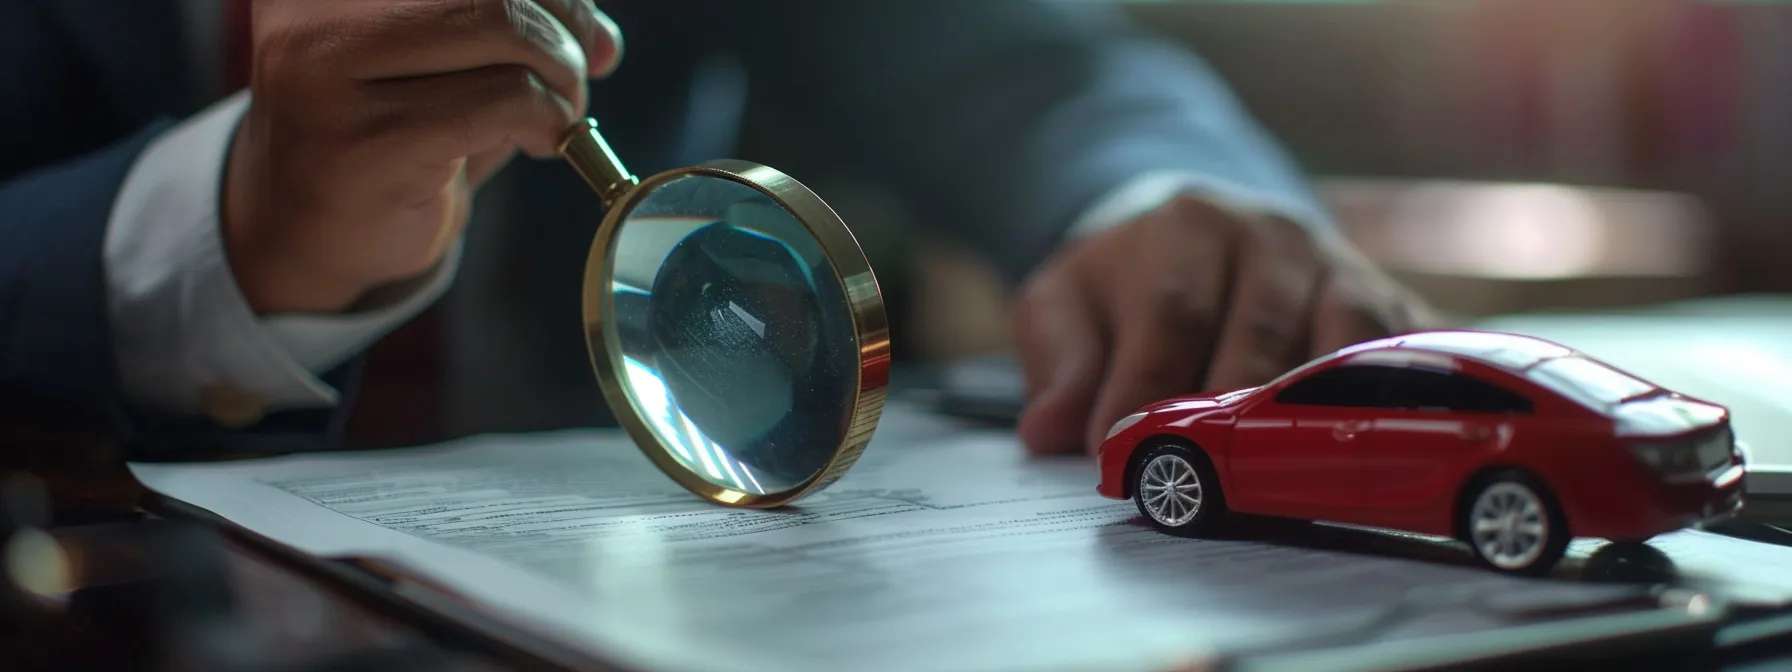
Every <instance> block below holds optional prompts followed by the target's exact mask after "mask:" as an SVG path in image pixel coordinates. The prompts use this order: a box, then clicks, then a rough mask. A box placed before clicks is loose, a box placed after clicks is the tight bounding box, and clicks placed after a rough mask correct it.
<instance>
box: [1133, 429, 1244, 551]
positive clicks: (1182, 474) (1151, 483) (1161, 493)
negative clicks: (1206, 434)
mask: <svg viewBox="0 0 1792 672" xmlns="http://www.w3.org/2000/svg"><path fill="white" fill-rule="evenodd" d="M1131 485H1132V493H1133V497H1132V499H1133V502H1134V503H1135V504H1137V505H1138V507H1139V513H1140V514H1142V515H1144V516H1145V519H1146V520H1148V521H1151V526H1152V527H1154V528H1157V530H1158V531H1159V532H1164V533H1166V534H1173V535H1177V536H1183V537H1195V536H1203V535H1207V534H1210V533H1213V532H1215V531H1217V529H1218V528H1219V523H1220V521H1221V519H1223V518H1225V515H1226V496H1225V493H1224V492H1222V491H1221V490H1220V479H1219V474H1218V473H1217V472H1215V471H1214V469H1213V463H1212V462H1211V461H1210V460H1208V459H1207V454H1206V453H1204V452H1202V451H1201V450H1200V449H1198V448H1195V447H1193V446H1189V445H1184V444H1178V443H1167V444H1163V445H1160V446H1157V447H1155V448H1152V449H1150V450H1147V451H1144V455H1143V456H1141V457H1140V459H1139V461H1138V464H1137V466H1136V467H1135V468H1134V469H1133V470H1132V483H1131ZM1171 486H1174V488H1175V489H1174V490H1166V488H1167V487H1171Z"/></svg>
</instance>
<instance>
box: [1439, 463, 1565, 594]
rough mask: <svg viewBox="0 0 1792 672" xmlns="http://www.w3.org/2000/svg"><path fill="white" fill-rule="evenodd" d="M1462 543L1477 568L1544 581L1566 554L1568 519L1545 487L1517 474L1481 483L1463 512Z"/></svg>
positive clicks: (1512, 473) (1512, 472)
mask: <svg viewBox="0 0 1792 672" xmlns="http://www.w3.org/2000/svg"><path fill="white" fill-rule="evenodd" d="M1462 515H1463V520H1462V530H1463V537H1464V539H1463V540H1464V541H1466V542H1468V546H1469V549H1470V550H1471V551H1473V552H1474V554H1475V558H1476V559H1478V560H1480V561H1481V564H1483V565H1486V566H1487V567H1490V568H1492V569H1495V570H1498V571H1501V572H1506V573H1510V574H1521V575H1526V576H1542V575H1544V574H1547V573H1549V570H1550V569H1552V568H1554V567H1555V565H1556V562H1558V561H1560V560H1561V559H1562V555H1563V554H1564V553H1565V552H1567V550H1568V540H1569V538H1570V535H1569V531H1568V520H1567V518H1566V517H1564V516H1563V515H1562V509H1561V506H1559V505H1558V504H1557V503H1556V501H1555V498H1554V497H1551V496H1550V494H1549V490H1548V489H1547V488H1545V487H1543V484H1542V483H1541V482H1539V481H1538V480H1537V479H1535V478H1532V477H1531V476H1529V475H1527V474H1525V473H1523V472H1519V471H1507V472H1501V473H1498V474H1495V475H1494V476H1492V477H1490V478H1487V479H1484V480H1482V481H1480V482H1479V485H1478V486H1477V487H1476V488H1475V490H1474V493H1473V494H1472V495H1470V496H1469V499H1468V506H1466V507H1465V508H1464V509H1463V514H1462Z"/></svg>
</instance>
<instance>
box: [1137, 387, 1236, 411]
mask: <svg viewBox="0 0 1792 672" xmlns="http://www.w3.org/2000/svg"><path fill="white" fill-rule="evenodd" d="M1258 389H1260V388H1257V387H1245V388H1239V389H1236V390H1226V391H1224V392H1216V393H1203V394H1191V395H1184V396H1180V397H1172V398H1169V399H1165V400H1163V401H1160V402H1157V403H1155V404H1152V405H1150V406H1147V407H1146V408H1145V410H1146V411H1147V412H1151V413H1159V412H1182V411H1201V410H1207V409H1212V408H1219V407H1221V406H1229V405H1232V404H1235V403H1237V402H1239V401H1243V400H1244V399H1247V398H1249V397H1250V396H1251V393H1252V392H1256V391H1257V390H1258Z"/></svg>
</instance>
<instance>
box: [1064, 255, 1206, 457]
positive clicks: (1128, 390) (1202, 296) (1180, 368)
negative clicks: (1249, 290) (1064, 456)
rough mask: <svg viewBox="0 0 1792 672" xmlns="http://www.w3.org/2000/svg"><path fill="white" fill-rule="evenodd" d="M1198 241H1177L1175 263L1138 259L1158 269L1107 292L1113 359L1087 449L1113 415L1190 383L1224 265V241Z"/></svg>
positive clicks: (1195, 381)
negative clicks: (1110, 300)
mask: <svg viewBox="0 0 1792 672" xmlns="http://www.w3.org/2000/svg"><path fill="white" fill-rule="evenodd" d="M1178 223H1184V222H1178ZM1185 224H1186V223H1185ZM1202 242H1203V243H1204V244H1202V245H1195V246H1176V247H1180V248H1182V249H1181V250H1180V255H1181V256H1183V257H1184V258H1182V259H1180V260H1178V261H1179V262H1180V263H1151V264H1146V265H1144V267H1143V270H1145V271H1146V272H1151V273H1159V274H1163V277H1159V278H1147V279H1144V280H1140V281H1135V282H1133V283H1130V287H1129V288H1127V289H1125V290H1122V291H1118V292H1115V293H1114V294H1113V296H1116V297H1117V301H1116V304H1115V306H1114V315H1113V317H1112V323H1113V325H1114V326H1113V330H1114V348H1113V352H1112V354H1111V360H1112V364H1111V365H1110V366H1109V367H1108V371H1107V375H1106V377H1105V378H1104V379H1103V381H1102V384H1101V392H1100V394H1099V395H1098V397H1097V399H1096V402H1095V408H1094V410H1093V412H1092V413H1091V415H1090V417H1089V424H1088V426H1087V427H1085V429H1084V431H1085V437H1084V442H1085V445H1086V446H1087V447H1088V448H1089V449H1090V450H1094V449H1095V448H1096V447H1098V446H1099V445H1100V444H1101V441H1102V440H1103V439H1105V438H1106V435H1107V430H1108V428H1109V427H1110V426H1112V425H1113V423H1114V422H1115V421H1116V420H1119V419H1120V418H1122V417H1125V416H1126V415H1127V414H1129V413H1132V412H1134V411H1137V410H1138V409H1139V407H1141V406H1144V405H1145V404H1148V403H1151V402H1153V401H1158V400H1161V399H1165V398H1168V397H1173V396H1176V395H1179V394H1187V393H1190V392H1195V391H1197V388H1198V386H1199V385H1200V382H1201V375H1202V373H1203V372H1204V370H1205V369H1206V367H1207V357H1206V355H1207V353H1208V352H1210V350H1209V349H1208V348H1209V347H1210V346H1211V344H1212V343H1213V342H1214V340H1215V338H1216V336H1215V333H1216V331H1217V317H1218V316H1219V314H1220V311H1221V310H1222V307H1221V305H1220V304H1221V302H1222V301H1224V297H1225V294H1226V284H1227V283H1226V278H1227V276H1228V275H1230V273H1231V269H1230V268H1228V265H1227V263H1226V260H1225V258H1226V256H1227V255H1226V250H1225V247H1224V245H1225V243H1224V241H1223V240H1217V241H1216V240H1211V239H1204V240H1203V241H1202ZM1166 252H1170V250H1168V249H1166Z"/></svg>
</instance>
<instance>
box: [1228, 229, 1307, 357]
mask: <svg viewBox="0 0 1792 672" xmlns="http://www.w3.org/2000/svg"><path fill="white" fill-rule="evenodd" d="M1243 226H1244V227H1246V230H1247V232H1248V233H1247V235H1246V236H1245V237H1244V239H1243V241H1242V243H1241V254H1240V255H1239V256H1240V257H1241V261H1240V265H1239V272H1238V275H1237V278H1236V279H1235V281H1234V289H1233V292H1232V298H1231V300H1230V301H1229V302H1228V304H1229V305H1228V307H1227V313H1226V318H1225V323H1224V326H1223V327H1222V328H1221V330H1220V338H1219V343H1218V345H1217V346H1216V347H1215V348H1214V354H1213V367H1212V370H1211V372H1210V373H1209V374H1208V376H1207V381H1206V387H1208V388H1211V389H1216V390H1219V389H1236V388H1241V387H1249V386H1252V385H1261V384H1263V383H1266V382H1268V381H1270V380H1272V379H1274V378H1275V377H1276V376H1278V375H1281V374H1282V373H1283V372H1284V371H1286V370H1287V369H1288V368H1290V367H1292V366H1294V365H1296V364H1299V363H1300V362H1301V361H1302V360H1304V359H1306V356H1307V348H1306V347H1305V345H1306V344H1305V341H1306V335H1307V334H1308V333H1309V332H1310V330H1311V324H1312V319H1311V315H1312V308H1313V294H1314V293H1315V292H1316V291H1317V287H1316V286H1315V285H1316V280H1317V279H1318V277H1319V257H1318V254H1317V253H1316V252H1315V250H1314V249H1313V246H1312V244H1311V243H1310V241H1308V240H1307V236H1306V234H1305V232H1303V231H1301V230H1300V228H1299V227H1298V226H1296V225H1295V224H1293V223H1290V222H1286V221H1283V220H1280V219H1264V220H1250V221H1245V222H1243Z"/></svg>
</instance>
